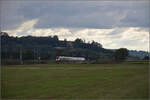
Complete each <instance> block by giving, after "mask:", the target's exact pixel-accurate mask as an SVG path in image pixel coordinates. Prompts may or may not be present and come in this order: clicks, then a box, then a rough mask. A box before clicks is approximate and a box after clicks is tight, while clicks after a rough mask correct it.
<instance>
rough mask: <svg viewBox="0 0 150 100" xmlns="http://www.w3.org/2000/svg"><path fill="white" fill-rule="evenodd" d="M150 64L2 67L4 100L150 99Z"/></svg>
mask: <svg viewBox="0 0 150 100" xmlns="http://www.w3.org/2000/svg"><path fill="white" fill-rule="evenodd" d="M148 69H149V67H148V63H121V64H36V65H34V64H33V65H11V66H2V68H1V92H2V98H3V99H148V91H149V90H148Z"/></svg>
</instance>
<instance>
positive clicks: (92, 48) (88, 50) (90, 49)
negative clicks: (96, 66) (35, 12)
mask: <svg viewBox="0 0 150 100" xmlns="http://www.w3.org/2000/svg"><path fill="white" fill-rule="evenodd" d="M0 35H1V59H2V60H7V59H10V60H11V59H13V60H14V59H22V60H38V59H39V58H40V59H41V60H54V59H55V58H56V56H62V55H63V56H74V57H78V56H80V57H85V58H86V60H98V59H115V60H117V61H120V60H123V59H124V58H125V56H128V50H127V49H124V48H123V49H121V50H120V51H121V53H120V51H116V52H114V51H112V50H108V49H105V48H103V46H102V44H100V43H98V42H95V41H92V42H91V43H86V42H85V41H83V40H82V39H80V38H77V39H75V40H74V41H67V39H64V40H59V38H58V36H56V35H55V36H46V37H35V36H22V37H14V36H9V35H8V33H6V32H0ZM122 55H123V56H122Z"/></svg>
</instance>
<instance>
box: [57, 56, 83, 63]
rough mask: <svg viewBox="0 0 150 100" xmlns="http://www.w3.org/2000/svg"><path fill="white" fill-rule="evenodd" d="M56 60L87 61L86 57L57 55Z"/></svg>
mask: <svg viewBox="0 0 150 100" xmlns="http://www.w3.org/2000/svg"><path fill="white" fill-rule="evenodd" d="M56 61H57V62H60V61H68V62H69V61H70V62H83V61H85V58H84V57H66V56H58V57H56Z"/></svg>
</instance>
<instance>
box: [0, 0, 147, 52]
mask: <svg viewBox="0 0 150 100" xmlns="http://www.w3.org/2000/svg"><path fill="white" fill-rule="evenodd" d="M149 4H150V3H149V2H148V0H147V1H143V0H141V1H135V0H133V1H129V0H128V1H42V0H28V1H19V0H12V1H8V0H6V1H1V14H0V18H1V22H0V24H1V29H2V31H5V32H8V33H9V34H10V35H13V36H26V35H33V36H53V35H58V36H59V38H60V39H61V40H63V39H65V38H66V39H67V40H74V39H76V38H81V39H84V40H85V41H86V42H88V41H92V40H94V41H96V42H99V43H101V44H102V45H103V47H104V48H111V49H116V48H121V47H125V48H128V49H133V50H146V51H148V50H149V23H150V21H149V18H150V16H149V15H150V14H149Z"/></svg>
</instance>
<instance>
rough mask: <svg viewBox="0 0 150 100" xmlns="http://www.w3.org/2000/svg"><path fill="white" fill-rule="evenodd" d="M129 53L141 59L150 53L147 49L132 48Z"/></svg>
mask: <svg viewBox="0 0 150 100" xmlns="http://www.w3.org/2000/svg"><path fill="white" fill-rule="evenodd" d="M129 55H131V56H135V57H139V58H140V59H143V58H144V57H145V56H149V53H148V52H146V51H136V50H130V51H129Z"/></svg>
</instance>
